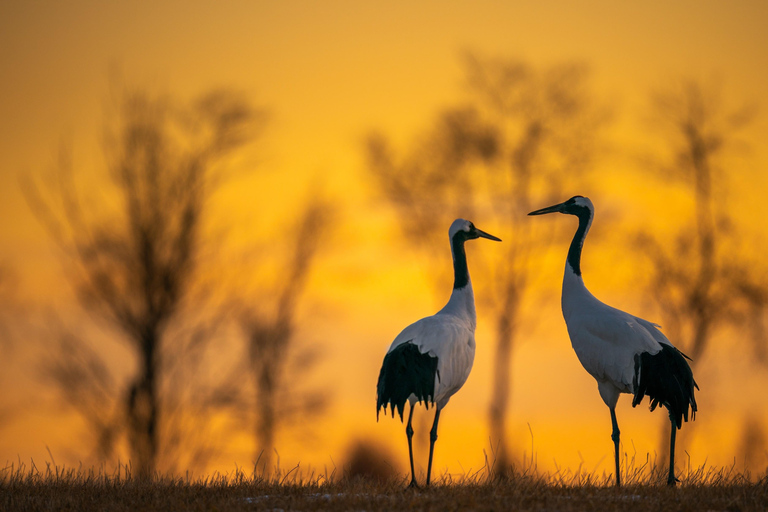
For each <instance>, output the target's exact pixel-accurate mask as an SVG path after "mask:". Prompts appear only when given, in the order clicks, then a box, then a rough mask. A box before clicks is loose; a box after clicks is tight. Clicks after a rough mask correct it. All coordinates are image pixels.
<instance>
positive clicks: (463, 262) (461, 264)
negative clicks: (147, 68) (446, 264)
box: [451, 231, 469, 290]
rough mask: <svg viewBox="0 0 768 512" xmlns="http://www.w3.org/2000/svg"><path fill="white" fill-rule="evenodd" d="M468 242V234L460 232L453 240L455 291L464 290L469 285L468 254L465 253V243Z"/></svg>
mask: <svg viewBox="0 0 768 512" xmlns="http://www.w3.org/2000/svg"><path fill="white" fill-rule="evenodd" d="M466 241H467V233H466V232H464V231H459V232H458V233H456V234H455V235H453V238H451V252H452V253H453V289H454V290H456V289H459V288H464V287H465V286H467V284H468V283H469V267H468V266H467V253H466V252H465V251H464V242H466Z"/></svg>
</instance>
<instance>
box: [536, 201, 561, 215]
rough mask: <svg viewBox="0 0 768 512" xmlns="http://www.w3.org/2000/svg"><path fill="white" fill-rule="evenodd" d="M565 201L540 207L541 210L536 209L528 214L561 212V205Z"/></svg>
mask: <svg viewBox="0 0 768 512" xmlns="http://www.w3.org/2000/svg"><path fill="white" fill-rule="evenodd" d="M564 204H565V203H560V204H556V205H554V206H547V207H546V208H542V209H541V210H536V211H533V212H531V213H529V214H528V215H544V214H545V213H558V212H559V213H562V212H563V205H564Z"/></svg>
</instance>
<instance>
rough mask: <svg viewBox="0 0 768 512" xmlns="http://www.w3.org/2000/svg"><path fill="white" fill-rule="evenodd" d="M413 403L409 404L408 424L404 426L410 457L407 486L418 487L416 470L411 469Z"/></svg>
mask: <svg viewBox="0 0 768 512" xmlns="http://www.w3.org/2000/svg"><path fill="white" fill-rule="evenodd" d="M412 420H413V404H411V412H410V414H408V426H406V427H405V435H406V436H408V456H409V457H410V459H411V483H410V484H409V485H408V487H418V484H417V483H416V471H414V469H413V425H412V424H411V421H412Z"/></svg>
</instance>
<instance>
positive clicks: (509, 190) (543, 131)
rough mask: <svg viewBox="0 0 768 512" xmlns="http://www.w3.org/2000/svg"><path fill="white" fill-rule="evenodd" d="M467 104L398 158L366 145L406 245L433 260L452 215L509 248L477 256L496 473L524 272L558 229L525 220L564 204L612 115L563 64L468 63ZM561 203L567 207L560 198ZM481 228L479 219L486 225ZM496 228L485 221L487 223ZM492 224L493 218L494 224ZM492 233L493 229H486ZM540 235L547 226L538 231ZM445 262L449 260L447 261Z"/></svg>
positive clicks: (503, 450)
mask: <svg viewBox="0 0 768 512" xmlns="http://www.w3.org/2000/svg"><path fill="white" fill-rule="evenodd" d="M465 71H466V78H467V83H468V86H469V93H470V95H469V99H468V101H466V102H464V103H462V104H461V105H459V106H457V107H453V108H449V109H446V110H444V111H443V112H442V113H440V115H439V116H438V119H437V121H436V123H435V127H434V128H433V129H432V131H431V132H430V133H429V134H428V135H427V136H426V137H424V138H423V139H422V140H421V141H420V143H419V144H417V145H415V147H414V148H413V149H412V150H410V151H409V153H408V154H407V155H406V156H405V157H404V158H402V159H396V158H395V157H394V156H393V150H392V149H391V148H390V147H389V143H388V142H387V140H386V139H385V138H384V137H383V136H381V135H376V136H371V137H370V139H369V141H368V156H369V160H370V164H369V166H370V169H371V171H372V173H373V175H374V177H375V178H376V183H377V185H378V186H379V187H380V189H381V191H382V193H383V194H384V196H385V197H386V198H387V199H388V200H389V202H391V203H392V204H393V205H394V206H395V208H396V210H397V212H398V214H399V217H400V221H401V224H402V227H403V229H404V230H405V231H406V233H407V234H409V235H412V236H409V242H410V241H416V243H418V244H420V246H421V247H422V248H423V249H425V250H427V251H428V252H430V254H431V255H433V256H434V255H436V254H437V251H438V250H439V249H442V248H443V247H444V245H445V244H444V243H443V237H444V235H445V229H446V227H447V226H448V225H449V224H450V222H451V221H452V220H453V218H455V217H459V216H466V217H469V218H472V217H474V216H476V215H480V216H483V217H486V216H491V215H493V216H494V217H495V219H497V222H499V226H497V227H496V228H493V230H492V232H494V233H497V234H499V235H500V236H501V238H502V239H503V240H504V244H503V246H504V247H503V251H502V253H500V254H499V259H497V260H494V261H483V255H476V256H473V258H474V259H475V260H479V261H478V262H477V263H473V268H479V270H478V271H477V272H478V273H483V274H484V280H483V282H484V287H483V288H490V294H489V295H484V294H480V295H481V296H486V297H487V300H485V301H484V302H483V311H484V312H485V314H487V315H489V316H490V317H491V318H493V319H494V322H495V331H496V348H495V350H496V352H495V356H494V358H493V361H494V368H493V395H492V398H491V402H490V406H489V424H490V433H491V440H492V442H493V443H499V448H498V451H497V463H498V468H497V469H498V471H499V474H501V473H503V472H504V471H506V469H507V467H508V466H509V465H510V462H511V460H510V456H509V452H508V447H507V443H506V439H505V437H506V429H507V425H506V419H507V415H508V411H509V401H510V399H509V397H510V390H511V375H510V366H511V359H512V353H513V351H514V348H515V344H516V340H517V339H518V336H519V334H520V330H521V325H523V324H524V323H525V322H531V321H532V319H531V318H524V317H523V313H522V304H523V303H524V301H525V300H526V293H528V291H529V288H530V282H529V276H530V275H531V273H530V272H529V271H528V270H529V266H530V265H531V264H532V263H533V261H534V259H533V258H534V257H535V256H536V255H539V254H541V251H542V250H544V249H545V248H546V246H547V245H548V244H549V241H550V239H551V235H552V233H551V232H550V233H545V232H542V231H541V230H539V231H533V229H534V228H533V224H532V223H530V222H527V217H526V213H527V212H529V211H530V210H532V209H533V205H534V204H546V203H547V202H548V201H550V202H551V201H553V200H554V199H555V198H561V196H562V194H563V190H564V189H567V188H568V187H569V186H571V185H573V184H575V183H576V182H578V181H579V180H580V179H581V175H582V174H583V173H584V172H585V170H586V168H587V167H588V166H589V165H590V163H591V162H592V159H593V157H594V148H595V145H596V143H597V141H598V136H597V134H598V131H597V129H598V127H599V126H600V125H601V123H602V121H603V120H604V119H605V111H604V110H602V109H600V108H598V107H597V106H596V105H594V104H593V103H592V102H591V97H590V92H589V84H588V79H587V75H588V73H587V70H586V69H585V68H584V67H583V66H580V65H573V64H565V65H556V66H552V67H549V68H541V69H537V68H535V67H533V66H531V65H529V64H527V63H525V62H522V61H516V60H492V59H481V58H478V57H476V56H468V57H467V59H466V61H465ZM558 200H560V199H558ZM478 222H479V221H478ZM488 222H489V220H488V219H487V218H486V220H484V221H483V225H486V224H488ZM491 222H493V221H491ZM489 229H490V228H489ZM537 229H540V227H537ZM439 254H440V256H443V253H442V252H440V253H439Z"/></svg>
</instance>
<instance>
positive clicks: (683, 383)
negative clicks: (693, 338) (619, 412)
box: [632, 344, 699, 428]
mask: <svg viewBox="0 0 768 512" xmlns="http://www.w3.org/2000/svg"><path fill="white" fill-rule="evenodd" d="M686 358H687V356H686V355H685V354H683V353H682V352H680V351H679V350H677V349H676V348H675V347H673V346H671V345H666V344H662V345H661V350H660V351H659V352H658V353H657V354H655V355H651V354H650V353H648V352H643V353H641V354H637V355H635V378H634V388H635V397H634V399H633V400H632V407H635V406H636V405H637V404H639V403H640V402H641V401H642V400H643V397H644V396H645V395H648V398H649V399H650V400H651V410H652V411H653V410H654V409H656V407H657V406H658V405H659V404H661V405H663V406H664V407H666V408H667V410H668V411H669V417H670V419H671V420H672V421H674V422H675V426H676V427H677V428H680V427H681V426H682V424H683V418H685V421H688V410H689V407H690V410H691V419H692V420H693V419H695V418H696V411H697V407H696V397H695V396H694V388H695V389H699V386H698V384H696V381H695V380H694V378H693V372H692V371H691V367H690V366H689V365H688V362H687V361H686Z"/></svg>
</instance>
